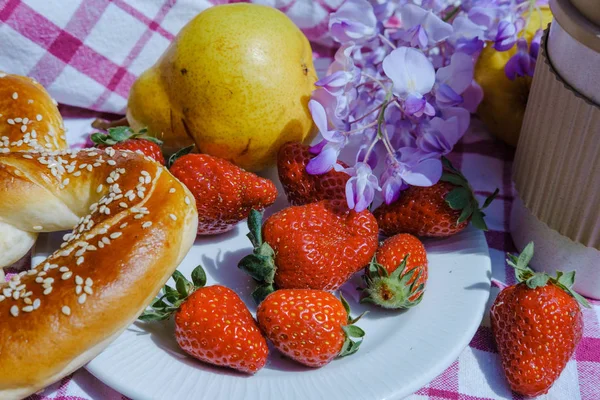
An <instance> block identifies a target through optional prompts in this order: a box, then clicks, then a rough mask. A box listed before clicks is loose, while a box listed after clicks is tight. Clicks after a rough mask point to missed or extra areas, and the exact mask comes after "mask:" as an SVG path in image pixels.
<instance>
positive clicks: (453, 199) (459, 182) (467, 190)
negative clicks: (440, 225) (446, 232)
mask: <svg viewBox="0 0 600 400" xmlns="http://www.w3.org/2000/svg"><path fill="white" fill-rule="evenodd" d="M442 164H443V166H444V172H443V173H442V177H441V178H440V181H443V182H449V183H452V184H454V185H456V186H457V187H455V188H454V189H452V190H451V191H450V193H448V194H447V195H446V198H445V200H446V203H448V206H450V208H451V209H453V210H461V211H462V212H461V214H460V216H459V217H458V220H457V221H456V225H458V224H460V223H462V222H464V221H466V220H468V219H470V220H471V223H472V224H473V226H474V227H476V228H477V229H481V230H482V231H487V230H488V227H487V224H486V223H485V219H484V217H485V213H484V212H483V210H484V209H486V208H487V207H488V206H489V205H490V204H491V202H492V201H494V199H495V198H496V196H497V195H498V192H499V189H498V188H496V190H495V191H494V193H492V194H491V195H490V196H488V197H487V198H486V199H485V201H484V202H483V205H482V206H481V207H479V202H478V201H477V199H476V198H475V194H474V193H473V189H472V188H471V185H469V181H468V180H467V178H465V176H464V175H463V174H462V173H461V172H460V171H459V170H457V169H456V168H454V166H453V165H452V163H451V162H450V160H448V159H447V158H446V157H442Z"/></svg>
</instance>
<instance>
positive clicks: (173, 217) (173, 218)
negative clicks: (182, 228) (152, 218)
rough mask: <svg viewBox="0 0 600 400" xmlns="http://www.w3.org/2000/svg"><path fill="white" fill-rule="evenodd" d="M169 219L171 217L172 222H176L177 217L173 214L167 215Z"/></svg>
mask: <svg viewBox="0 0 600 400" xmlns="http://www.w3.org/2000/svg"><path fill="white" fill-rule="evenodd" d="M169 217H171V219H172V220H173V221H177V216H175V214H169Z"/></svg>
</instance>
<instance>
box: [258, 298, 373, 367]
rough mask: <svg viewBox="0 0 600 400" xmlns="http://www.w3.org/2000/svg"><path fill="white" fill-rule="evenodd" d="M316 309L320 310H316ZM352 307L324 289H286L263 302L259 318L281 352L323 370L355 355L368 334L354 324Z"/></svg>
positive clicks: (266, 333) (262, 326) (264, 329)
mask: <svg viewBox="0 0 600 400" xmlns="http://www.w3.org/2000/svg"><path fill="white" fill-rule="evenodd" d="M315 306H316V307H315ZM349 314H350V308H349V307H348V303H346V301H345V300H344V298H343V297H342V299H341V301H340V300H338V299H337V298H336V297H335V296H334V295H332V294H331V293H328V292H324V291H321V290H311V289H282V290H278V291H276V292H273V293H271V294H270V295H269V296H267V298H265V300H264V301H263V302H262V303H260V306H259V307H258V311H257V312H256V318H257V319H258V324H259V325H260V328H261V329H262V331H263V332H264V333H265V335H266V336H267V337H268V338H269V340H271V342H273V344H274V345H275V347H276V348H277V350H279V351H280V352H282V353H283V354H285V355H286V356H288V357H290V358H291V359H293V360H295V361H297V362H299V363H301V364H304V365H308V366H309V367H322V366H323V365H325V364H327V363H329V362H331V360H333V359H334V358H335V357H338V356H339V357H343V356H347V355H350V354H354V353H355V352H356V351H357V350H358V348H359V346H360V344H361V342H362V340H361V341H359V342H354V341H352V339H351V337H359V338H362V337H363V336H364V335H365V332H364V331H363V330H362V329H360V328H359V327H357V326H355V325H352V324H353V323H354V322H356V321H357V320H358V319H359V318H360V317H358V318H356V319H354V320H353V319H352V318H350V315H349Z"/></svg>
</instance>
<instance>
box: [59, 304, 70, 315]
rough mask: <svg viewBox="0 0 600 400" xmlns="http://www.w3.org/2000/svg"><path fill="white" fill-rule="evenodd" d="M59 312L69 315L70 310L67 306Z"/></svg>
mask: <svg viewBox="0 0 600 400" xmlns="http://www.w3.org/2000/svg"><path fill="white" fill-rule="evenodd" d="M61 311H62V313H63V314H65V315H71V309H70V308H69V306H63V307H62V308H61Z"/></svg>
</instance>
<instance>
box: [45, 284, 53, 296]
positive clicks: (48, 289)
mask: <svg viewBox="0 0 600 400" xmlns="http://www.w3.org/2000/svg"><path fill="white" fill-rule="evenodd" d="M50 293H52V286H50V287H47V288H46V289H45V290H44V296H48V295H49V294H50Z"/></svg>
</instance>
